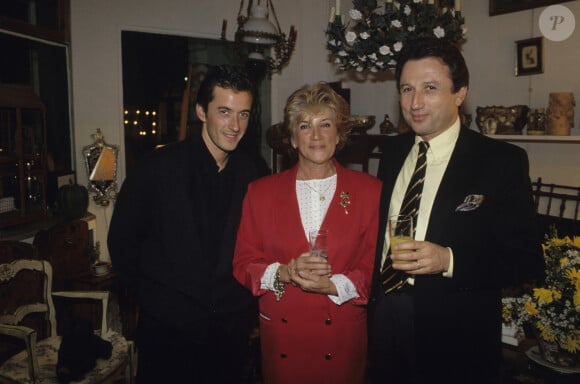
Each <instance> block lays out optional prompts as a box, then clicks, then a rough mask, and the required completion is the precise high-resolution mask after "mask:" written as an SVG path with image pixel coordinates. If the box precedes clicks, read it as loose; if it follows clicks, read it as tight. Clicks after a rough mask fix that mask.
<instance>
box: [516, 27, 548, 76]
mask: <svg viewBox="0 0 580 384" xmlns="http://www.w3.org/2000/svg"><path fill="white" fill-rule="evenodd" d="M543 45H544V39H543V37H533V38H531V39H525V40H518V41H516V76H526V75H536V74H539V73H544V49H543V48H544V47H543Z"/></svg>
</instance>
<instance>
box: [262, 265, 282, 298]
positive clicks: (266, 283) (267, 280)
mask: <svg viewBox="0 0 580 384" xmlns="http://www.w3.org/2000/svg"><path fill="white" fill-rule="evenodd" d="M279 267H280V263H278V262H276V263H272V264H270V265H268V268H266V270H265V271H264V274H263V275H262V278H261V279H260V288H261V289H267V290H269V291H273V290H274V280H275V279H276V271H277V270H278V268H279Z"/></svg>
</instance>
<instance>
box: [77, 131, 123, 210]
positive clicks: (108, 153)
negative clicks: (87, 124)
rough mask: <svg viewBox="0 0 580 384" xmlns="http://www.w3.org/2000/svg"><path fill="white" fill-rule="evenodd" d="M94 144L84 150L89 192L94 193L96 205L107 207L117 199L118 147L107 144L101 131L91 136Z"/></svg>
mask: <svg viewBox="0 0 580 384" xmlns="http://www.w3.org/2000/svg"><path fill="white" fill-rule="evenodd" d="M91 137H92V138H93V140H94V143H93V144H91V145H87V146H86V147H84V148H83V157H84V159H85V165H86V168H87V174H88V176H89V185H88V189H89V192H91V193H94V194H95V195H94V196H93V200H94V201H95V203H97V204H99V205H102V206H103V207H106V206H108V205H109V203H110V201H111V200H114V199H115V198H116V197H117V158H118V154H119V149H118V147H117V146H116V145H109V144H107V143H105V140H104V136H103V134H102V133H101V130H100V129H99V128H97V133H95V134H93V135H91Z"/></svg>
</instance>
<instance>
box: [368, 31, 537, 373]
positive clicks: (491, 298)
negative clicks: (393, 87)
mask: <svg viewBox="0 0 580 384" xmlns="http://www.w3.org/2000/svg"><path fill="white" fill-rule="evenodd" d="M395 77H396V81H397V88H398V90H399V94H400V104H401V110H402V113H403V117H404V118H405V120H406V122H407V123H408V124H409V125H410V126H411V128H412V132H410V133H408V134H402V135H399V136H395V137H392V138H389V139H388V140H387V141H386V143H385V145H384V147H383V156H382V159H381V161H380V165H379V171H378V176H379V178H380V179H381V180H382V181H383V191H382V196H381V204H380V224H379V226H380V228H379V240H378V244H377V255H376V261H375V272H374V277H373V288H372V295H371V300H370V303H369V321H370V326H369V332H370V337H369V345H370V353H369V356H370V376H371V377H370V378H371V382H372V383H373V384H374V383H397V384H401V383H414V384H415V383H458V384H459V383H461V384H470V383H481V384H483V383H485V384H490V383H497V382H499V376H500V373H499V367H500V360H501V290H502V288H504V287H507V286H516V285H518V284H520V283H523V282H528V281H530V280H533V279H535V278H540V277H542V274H543V269H544V264H543V257H542V250H541V247H540V243H541V240H542V238H541V236H540V234H539V232H538V231H537V229H536V227H535V219H534V217H535V215H534V206H533V201H532V190H531V184H530V180H529V175H528V159H527V155H526V153H525V151H524V150H522V149H520V148H519V147H516V146H513V145H510V144H507V143H504V142H500V141H497V140H493V139H490V138H488V137H485V136H483V135H481V134H479V133H477V132H475V131H471V130H469V129H468V128H466V127H462V126H461V125H460V119H459V116H458V110H459V107H460V106H461V104H462V103H463V101H464V99H465V97H466V95H467V88H468V85H469V72H468V70H467V66H466V64H465V60H464V58H463V57H462V55H461V53H460V51H459V49H457V48H456V47H455V46H453V45H452V44H450V43H447V42H445V41H443V40H438V39H421V40H417V41H413V42H408V43H407V45H406V47H405V48H404V49H403V51H402V52H401V56H400V59H399V61H398V63H397V68H396V73H395ZM420 142H426V143H427V144H428V146H425V147H426V148H427V152H426V171H425V174H424V176H423V177H422V179H421V180H420V184H421V185H422V194H418V197H419V200H418V201H419V205H418V211H417V212H418V213H417V217H416V221H415V228H416V233H415V238H414V241H409V242H405V243H402V244H398V245H397V246H394V249H391V250H390V249H389V239H388V236H386V225H387V218H388V217H389V216H391V215H396V214H398V213H399V212H400V210H402V209H404V207H402V204H403V202H406V200H407V199H406V197H405V195H406V191H407V185H408V184H409V181H410V179H412V178H414V176H413V175H414V172H415V166H416V163H417V160H418V157H420V155H419V147H420V146H423V144H419V143H420ZM405 204H406V203H405ZM393 250H398V251H403V253H401V254H396V255H394V254H392V253H391V252H392V251H393ZM387 258H390V260H387ZM389 266H390V267H389ZM385 271H386V272H385ZM392 276H395V278H396V276H399V277H400V278H401V279H400V282H401V284H400V285H399V286H397V287H396V288H393V287H390V286H389V283H385V281H388V282H392V281H394V280H392V279H391V277H392ZM385 284H387V285H385ZM391 289H392V290H391ZM387 291H388V293H385V292H387Z"/></svg>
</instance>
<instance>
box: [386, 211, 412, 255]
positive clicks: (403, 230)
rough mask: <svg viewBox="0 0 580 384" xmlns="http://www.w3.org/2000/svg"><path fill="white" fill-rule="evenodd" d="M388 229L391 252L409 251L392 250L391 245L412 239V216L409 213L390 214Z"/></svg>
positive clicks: (404, 251)
mask: <svg viewBox="0 0 580 384" xmlns="http://www.w3.org/2000/svg"><path fill="white" fill-rule="evenodd" d="M388 231H389V243H390V246H391V253H393V254H400V253H407V252H409V251H408V250H402V251H394V250H393V245H396V244H400V243H405V242H407V241H413V218H412V217H411V216H409V215H395V216H390V217H389V222H388ZM393 263H408V261H404V260H393Z"/></svg>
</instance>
